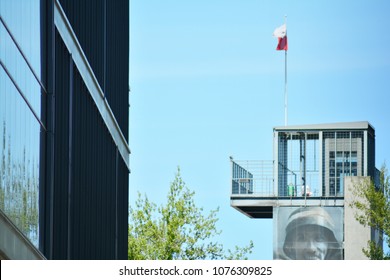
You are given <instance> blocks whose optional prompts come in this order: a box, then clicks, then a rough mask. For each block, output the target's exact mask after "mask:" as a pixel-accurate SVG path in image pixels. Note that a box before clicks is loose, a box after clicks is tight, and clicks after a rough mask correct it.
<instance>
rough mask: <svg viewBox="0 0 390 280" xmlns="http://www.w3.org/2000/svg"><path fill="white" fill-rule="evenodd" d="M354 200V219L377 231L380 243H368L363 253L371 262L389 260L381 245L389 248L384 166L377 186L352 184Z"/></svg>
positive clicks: (389, 200) (389, 183) (389, 201)
mask: <svg viewBox="0 0 390 280" xmlns="http://www.w3.org/2000/svg"><path fill="white" fill-rule="evenodd" d="M353 194H354V195H355V199H354V200H353V201H352V202H351V203H350V205H351V207H353V208H355V210H357V211H356V213H355V217H356V219H357V221H359V223H360V224H362V225H364V226H369V227H371V228H375V229H376V230H378V231H379V236H380V240H379V241H380V242H379V243H378V244H377V243H376V242H375V241H372V240H370V241H368V246H367V248H363V253H364V254H365V255H366V256H367V257H368V258H369V259H372V260H383V259H390V253H385V252H384V250H383V246H382V244H386V245H387V247H389V248H390V239H389V236H390V178H389V176H388V170H387V168H386V165H385V164H384V165H383V166H382V168H381V170H380V176H379V186H375V183H374V182H373V181H372V180H365V181H363V182H361V183H358V184H354V191H353Z"/></svg>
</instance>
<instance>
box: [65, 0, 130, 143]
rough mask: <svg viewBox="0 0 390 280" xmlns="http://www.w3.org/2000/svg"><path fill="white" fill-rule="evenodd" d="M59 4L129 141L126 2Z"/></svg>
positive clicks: (106, 0) (96, 0) (105, 0)
mask: <svg viewBox="0 0 390 280" xmlns="http://www.w3.org/2000/svg"><path fill="white" fill-rule="evenodd" d="M60 3H61V5H62V8H63V9H64V11H65V13H66V16H67V17H68V20H69V22H70V24H71V25H72V28H73V31H74V32H75V34H76V36H77V38H78V40H79V43H80V45H81V47H82V48H83V51H84V53H85V55H86V57H87V59H88V61H89V63H90V65H91V67H92V69H93V71H94V73H95V76H96V78H97V80H98V82H99V85H100V87H101V89H102V90H103V92H104V93H105V96H106V98H107V100H108V103H109V104H110V107H111V110H112V112H113V113H114V115H115V118H116V120H117V122H118V124H119V127H120V128H121V130H122V132H123V135H124V136H125V138H126V140H128V120H129V113H128V111H129V110H128V103H129V100H128V89H129V82H128V80H129V78H128V77H129V1H128V0H115V1H109V0H84V1H73V0H60Z"/></svg>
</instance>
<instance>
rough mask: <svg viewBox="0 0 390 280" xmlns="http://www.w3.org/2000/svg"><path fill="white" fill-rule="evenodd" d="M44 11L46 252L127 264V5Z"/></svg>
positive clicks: (100, 1) (73, 5)
mask: <svg viewBox="0 0 390 280" xmlns="http://www.w3.org/2000/svg"><path fill="white" fill-rule="evenodd" d="M39 4H40V77H38V82H39V84H40V85H39V87H40V93H41V97H40V100H41V102H40V105H39V110H38V111H40V112H35V115H38V118H37V119H38V122H39V126H40V133H39V156H38V158H39V162H38V166H39V176H37V177H39V180H38V181H39V211H38V212H39V215H38V216H39V218H38V220H39V229H38V237H37V239H38V240H39V241H38V244H39V245H38V247H39V250H40V251H41V252H42V253H43V255H44V256H45V257H46V258H47V259H127V225H128V174H129V170H130V168H129V154H130V149H129V147H128V140H129V139H128V126H129V123H128V122H129V92H128V90H129V84H128V77H129V1H128V0H114V1H109V0H82V1H74V0H41V1H40V3H39ZM11 32H12V30H11ZM36 39H37V40H39V39H38V38H36ZM27 60H28V58H27ZM8 119H9V118H8ZM4 135H6V133H4ZM5 146H6V145H5Z"/></svg>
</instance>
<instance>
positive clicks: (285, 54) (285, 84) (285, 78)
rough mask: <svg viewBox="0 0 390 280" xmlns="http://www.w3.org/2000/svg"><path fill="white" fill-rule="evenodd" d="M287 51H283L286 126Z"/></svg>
mask: <svg viewBox="0 0 390 280" xmlns="http://www.w3.org/2000/svg"><path fill="white" fill-rule="evenodd" d="M287 102H288V99H287V50H285V51H284V125H285V126H287V107H288V106H287V105H288V103H287Z"/></svg>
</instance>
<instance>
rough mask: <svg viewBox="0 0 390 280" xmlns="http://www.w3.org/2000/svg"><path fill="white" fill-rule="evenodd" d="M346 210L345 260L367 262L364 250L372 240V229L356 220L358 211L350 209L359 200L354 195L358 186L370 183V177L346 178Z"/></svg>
mask: <svg viewBox="0 0 390 280" xmlns="http://www.w3.org/2000/svg"><path fill="white" fill-rule="evenodd" d="M344 180H345V181H344V186H345V210H344V215H345V217H344V234H345V236H344V240H345V242H344V258H345V259H346V260H367V257H366V256H365V255H364V254H363V252H362V249H363V248H366V247H367V242H368V241H369V240H370V239H371V228H370V227H364V226H363V225H361V224H360V223H359V222H358V221H357V220H356V218H355V214H356V213H357V210H356V209H353V208H351V207H350V203H351V202H352V201H353V200H354V199H357V198H356V197H355V196H354V195H353V188H354V186H355V185H356V184H362V183H364V182H365V181H369V177H345V178H344Z"/></svg>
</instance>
